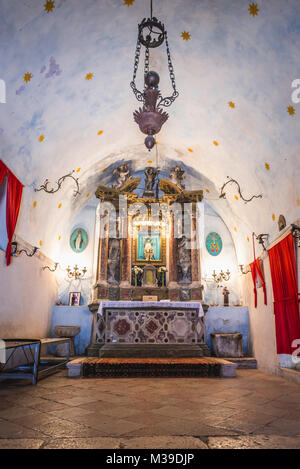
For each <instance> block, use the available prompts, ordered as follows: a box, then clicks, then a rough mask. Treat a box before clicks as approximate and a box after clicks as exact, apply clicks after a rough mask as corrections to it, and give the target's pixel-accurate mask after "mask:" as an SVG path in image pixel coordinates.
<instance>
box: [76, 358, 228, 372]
mask: <svg viewBox="0 0 300 469" xmlns="http://www.w3.org/2000/svg"><path fill="white" fill-rule="evenodd" d="M222 362H223V360H220V359H216V358H211V357H203V358H177V359H176V358H86V359H84V360H83V361H82V374H83V376H85V377H95V376H99V377H100V376H101V377H114V376H115V377H121V376H127V377H129V376H135V377H137V376H142V377H147V376H149V377H155V376H158V377H161V376H173V377H187V376H204V377H207V376H212V377H213V376H220V371H221V364H222Z"/></svg>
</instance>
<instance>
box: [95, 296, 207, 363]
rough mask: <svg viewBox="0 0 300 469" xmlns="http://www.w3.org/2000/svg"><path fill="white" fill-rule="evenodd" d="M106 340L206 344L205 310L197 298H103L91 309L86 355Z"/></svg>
mask: <svg viewBox="0 0 300 469" xmlns="http://www.w3.org/2000/svg"><path fill="white" fill-rule="evenodd" d="M105 344H124V345H129V344H135V345H139V344H140V345H145V344H158V345H163V344H165V345H174V344H182V345H187V344H190V345H205V344H206V323H205V314H204V312H203V308H202V304H201V303H200V302H188V303H185V302H162V301H160V302H143V301H141V302H140V301H102V302H101V303H100V305H99V309H98V311H95V312H94V313H93V327H92V340H91V344H90V347H88V355H90V356H97V355H98V353H99V350H100V348H101V347H102V346H103V345H105Z"/></svg>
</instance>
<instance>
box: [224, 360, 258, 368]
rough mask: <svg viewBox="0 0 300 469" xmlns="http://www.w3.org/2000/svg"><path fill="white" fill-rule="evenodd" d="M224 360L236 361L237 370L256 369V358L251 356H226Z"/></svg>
mask: <svg viewBox="0 0 300 469" xmlns="http://www.w3.org/2000/svg"><path fill="white" fill-rule="evenodd" d="M226 360H228V361H230V362H232V363H236V364H237V368H238V369H239V370H256V369H257V360H256V358H253V357H241V358H232V357H229V358H227V357H226Z"/></svg>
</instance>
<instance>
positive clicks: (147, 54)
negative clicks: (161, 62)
mask: <svg viewBox="0 0 300 469" xmlns="http://www.w3.org/2000/svg"><path fill="white" fill-rule="evenodd" d="M149 61H150V53H149V48H148V47H146V50H145V68H144V74H145V76H146V75H147V73H148V72H149Z"/></svg>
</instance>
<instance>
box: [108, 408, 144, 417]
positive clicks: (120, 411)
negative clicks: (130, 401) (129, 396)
mask: <svg viewBox="0 0 300 469" xmlns="http://www.w3.org/2000/svg"><path fill="white" fill-rule="evenodd" d="M137 413H139V411H138V410H137V409H135V408H134V407H133V408H130V407H125V406H114V407H111V408H107V407H105V406H102V409H101V414H103V415H106V416H107V417H111V418H116V419H119V418H124V417H130V416H131V415H135V414H137Z"/></svg>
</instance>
